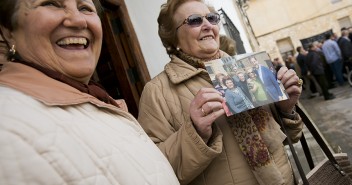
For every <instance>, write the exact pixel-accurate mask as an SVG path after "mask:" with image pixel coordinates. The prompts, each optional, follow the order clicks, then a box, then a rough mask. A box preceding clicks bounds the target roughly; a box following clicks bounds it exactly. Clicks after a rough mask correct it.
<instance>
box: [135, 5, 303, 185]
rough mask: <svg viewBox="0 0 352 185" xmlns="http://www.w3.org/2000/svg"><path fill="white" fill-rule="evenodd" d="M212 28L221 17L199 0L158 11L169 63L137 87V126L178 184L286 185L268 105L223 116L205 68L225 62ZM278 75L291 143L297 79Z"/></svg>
mask: <svg viewBox="0 0 352 185" xmlns="http://www.w3.org/2000/svg"><path fill="white" fill-rule="evenodd" d="M219 22H220V15H219V14H217V13H216V12H214V11H213V9H212V8H209V7H208V6H207V5H206V4H205V3H204V2H203V1H202V0H168V1H167V3H165V4H163V5H162V6H161V11H160V14H159V17H158V24H159V36H160V38H161V41H162V43H163V45H164V46H165V48H166V52H167V54H168V55H169V56H170V62H169V63H168V64H166V66H165V68H164V71H162V72H161V73H160V74H159V75H157V76H156V77H154V78H153V79H152V80H151V81H150V82H148V83H147V84H146V86H145V87H144V90H143V93H142V96H141V99H140V109H139V117H138V120H139V122H140V124H141V125H142V127H143V128H144V129H145V131H146V132H147V133H148V135H149V137H150V138H151V139H152V140H153V141H154V142H155V143H156V144H157V145H158V147H159V148H160V150H161V151H162V152H163V153H164V155H165V156H166V157H167V158H168V160H169V162H170V163H171V166H172V167H173V169H174V171H175V173H176V175H177V177H178V179H179V181H180V183H181V184H190V185H206V184H236V185H255V184H261V185H264V184H265V185H279V184H280V185H281V184H293V175H292V169H291V166H290V164H289V161H288V158H287V155H286V154H285V148H284V145H283V141H284V140H285V138H286V136H285V135H284V134H283V133H282V131H281V130H280V126H279V124H278V123H277V122H276V121H275V119H274V117H273V112H272V110H273V111H276V109H275V107H274V106H263V107H260V108H255V109H252V110H249V111H245V112H242V113H239V114H236V115H234V116H232V117H226V115H225V111H224V109H223V108H222V103H223V102H224V98H223V97H222V96H221V93H220V92H218V91H217V90H215V88H214V87H213V85H212V82H211V79H210V77H209V75H208V73H207V71H206V69H205V66H204V62H205V61H211V60H213V59H219V58H221V57H225V56H228V55H227V54H226V53H224V52H222V51H221V50H219V25H218V23H219ZM277 77H278V79H280V80H281V81H282V83H283V84H284V86H285V88H286V90H287V92H288V93H289V95H290V97H291V99H289V100H286V101H282V102H277V103H276V107H277V109H278V111H279V112H281V113H282V117H283V120H284V124H285V125H286V126H287V129H288V130H290V134H289V135H288V137H290V138H292V139H293V140H294V141H298V139H299V138H300V135H301V131H302V121H301V118H300V117H299V115H298V114H297V113H295V111H294V106H295V104H296V103H297V101H298V98H299V96H300V94H301V86H300V84H299V83H298V80H299V78H298V77H297V75H296V73H295V72H294V71H292V70H288V69H287V68H285V67H283V68H281V69H280V71H279V72H278V76H277ZM271 108H273V109H271ZM249 129H250V130H249ZM239 133H243V134H239ZM256 146H260V147H256Z"/></svg>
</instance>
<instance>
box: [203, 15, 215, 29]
mask: <svg viewBox="0 0 352 185" xmlns="http://www.w3.org/2000/svg"><path fill="white" fill-rule="evenodd" d="M212 26H213V24H211V23H210V22H209V21H208V19H206V18H205V17H203V25H202V27H203V29H211V27H212Z"/></svg>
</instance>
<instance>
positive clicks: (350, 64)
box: [338, 28, 352, 71]
mask: <svg viewBox="0 0 352 185" xmlns="http://www.w3.org/2000/svg"><path fill="white" fill-rule="evenodd" d="M348 34H349V33H348V30H347V29H346V28H344V29H341V38H340V40H339V42H338V45H339V47H340V49H341V54H342V57H343V60H344V61H343V65H344V67H345V68H346V67H347V68H348V69H349V70H352V42H351V40H350V39H349V38H348ZM345 68H344V69H345ZM345 71H346V70H345Z"/></svg>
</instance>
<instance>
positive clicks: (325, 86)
mask: <svg viewBox="0 0 352 185" xmlns="http://www.w3.org/2000/svg"><path fill="white" fill-rule="evenodd" d="M314 77H315V79H316V80H317V82H318V84H319V85H320V88H321V91H322V92H323V96H324V98H325V99H327V98H329V96H331V94H330V93H329V87H328V82H327V80H326V77H325V74H322V75H314Z"/></svg>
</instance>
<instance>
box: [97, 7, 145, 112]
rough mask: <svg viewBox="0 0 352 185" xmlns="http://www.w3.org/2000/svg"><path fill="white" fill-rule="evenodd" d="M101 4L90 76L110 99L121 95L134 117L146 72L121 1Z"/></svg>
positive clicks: (120, 97)
mask: <svg viewBox="0 0 352 185" xmlns="http://www.w3.org/2000/svg"><path fill="white" fill-rule="evenodd" d="M101 4H102V5H103V6H104V13H103V15H102V17H101V19H102V25H103V34H104V39H103V46H102V52H101V56H100V59H99V63H98V65H97V69H96V73H95V75H94V77H93V78H94V79H98V82H99V83H100V84H102V85H103V87H104V88H105V89H106V90H107V91H108V93H109V94H110V95H111V96H112V97H113V98H114V99H124V100H125V101H126V103H127V106H128V109H129V112H131V113H132V114H133V115H134V116H135V117H137V115H138V104H139V98H140V95H141V93H142V90H143V87H144V85H145V83H146V82H147V81H149V80H150V75H149V72H148V70H147V67H146V64H145V61H144V58H143V55H142V52H141V49H140V47H139V43H138V40H137V36H136V34H135V32H134V29H133V26H132V23H131V21H130V18H129V16H128V12H127V8H126V6H125V4H124V2H123V1H120V0H116V1H114V0H110V1H105V0H101Z"/></svg>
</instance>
